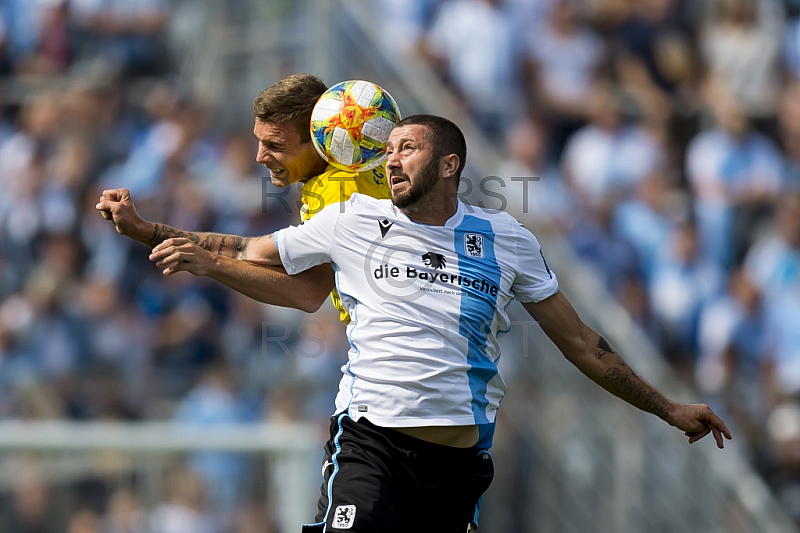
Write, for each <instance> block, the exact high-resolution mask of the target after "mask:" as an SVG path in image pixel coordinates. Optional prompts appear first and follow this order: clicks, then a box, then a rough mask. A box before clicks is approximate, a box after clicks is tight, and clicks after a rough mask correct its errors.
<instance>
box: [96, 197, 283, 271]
mask: <svg viewBox="0 0 800 533" xmlns="http://www.w3.org/2000/svg"><path fill="white" fill-rule="evenodd" d="M95 207H96V208H97V210H99V211H100V213H101V214H102V215H103V218H105V219H106V220H112V221H113V222H114V227H115V228H116V230H117V232H119V233H120V234H122V235H125V236H126V237H130V238H131V239H133V240H135V241H138V242H140V243H142V244H144V245H145V246H149V247H150V248H154V247H156V246H158V245H159V244H161V243H163V242H164V241H166V240H168V239H175V238H182V239H187V240H189V241H190V242H192V243H194V244H196V245H197V246H199V247H200V248H202V249H204V250H207V251H208V252H211V253H213V254H217V255H220V256H225V257H232V258H234V259H250V260H252V261H255V262H259V259H260V258H261V255H262V252H263V251H264V248H265V247H266V246H268V242H266V241H267V238H268V237H269V236H262V237H241V236H239V235H224V234H221V233H206V232H195V231H184V230H181V229H177V228H173V227H172V226H168V225H166V224H160V223H157V222H148V221H146V220H144V219H143V218H142V217H141V216H139V213H138V212H137V211H136V207H135V206H134V205H133V199H132V198H131V194H130V191H128V189H108V190H105V191H103V194H102V195H101V196H100V201H99V202H98V203H97V205H96V206H95Z"/></svg>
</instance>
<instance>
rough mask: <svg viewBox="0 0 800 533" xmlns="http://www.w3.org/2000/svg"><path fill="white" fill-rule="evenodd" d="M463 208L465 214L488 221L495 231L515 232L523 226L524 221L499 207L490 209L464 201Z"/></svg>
mask: <svg viewBox="0 0 800 533" xmlns="http://www.w3.org/2000/svg"><path fill="white" fill-rule="evenodd" d="M462 209H463V210H464V213H465V216H469V217H474V218H479V219H482V220H486V221H488V222H489V223H490V224H491V226H492V229H493V230H494V231H495V232H509V233H513V232H514V231H515V229H516V227H517V226H522V223H521V222H519V221H518V220H517V219H516V218H514V217H513V216H512V215H510V214H509V213H506V212H505V211H501V210H498V209H488V208H483V207H480V206H475V205H472V204H466V203H462Z"/></svg>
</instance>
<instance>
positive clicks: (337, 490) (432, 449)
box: [303, 414, 494, 533]
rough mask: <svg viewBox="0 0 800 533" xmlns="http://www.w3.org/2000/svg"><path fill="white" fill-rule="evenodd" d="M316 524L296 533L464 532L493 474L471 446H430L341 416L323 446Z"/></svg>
mask: <svg viewBox="0 0 800 533" xmlns="http://www.w3.org/2000/svg"><path fill="white" fill-rule="evenodd" d="M322 469H323V480H324V481H323V483H322V488H321V491H320V492H321V494H320V498H319V501H318V503H317V516H316V523H315V524H310V525H305V526H303V533H319V532H323V531H324V532H335V531H342V530H349V531H351V532H354V533H376V532H380V533H393V532H397V533H400V532H403V533H407V532H409V531H414V532H415V533H428V532H430V533H449V532H452V533H464V532H466V531H467V527H468V526H469V524H470V522H474V523H477V514H478V505H479V504H480V499H481V495H482V494H483V492H484V491H485V490H486V489H487V488H488V487H489V484H490V483H491V482H492V477H493V476H494V465H493V463H492V457H491V455H490V454H489V452H488V451H487V450H484V449H480V448H477V447H473V448H453V447H450V446H442V445H439V444H432V443H429V442H425V441H422V440H419V439H416V438H413V437H409V436H408V435H405V434H403V433H399V432H397V431H394V430H392V429H388V428H383V427H378V426H376V425H374V424H372V423H371V422H369V421H368V420H366V419H364V418H361V419H360V420H359V421H358V422H355V421H353V419H352V418H350V416H349V415H347V414H341V415H338V416H336V417H334V418H333V421H332V423H331V438H330V440H329V441H328V442H327V443H326V444H325V460H324V462H323V467H322Z"/></svg>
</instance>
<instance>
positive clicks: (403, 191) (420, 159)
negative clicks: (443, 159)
mask: <svg viewBox="0 0 800 533" xmlns="http://www.w3.org/2000/svg"><path fill="white" fill-rule="evenodd" d="M427 131H428V128H427V127H426V126H422V125H419V124H409V125H408V126H400V127H398V128H395V129H393V130H392V133H391V134H389V142H388V143H387V145H386V151H387V154H388V157H387V159H386V175H387V177H388V180H389V192H390V193H391V196H392V203H393V204H394V205H396V206H397V207H399V208H400V209H404V208H406V207H409V206H412V205H414V204H415V203H417V202H418V201H419V200H420V199H422V198H423V197H425V196H426V195H427V194H428V193H429V192H430V191H431V190H433V189H434V187H436V185H437V184H438V183H439V180H440V176H439V158H437V157H434V153H433V147H432V146H431V144H430V143H429V142H428V138H427V137H426V135H425V134H426V133H427Z"/></svg>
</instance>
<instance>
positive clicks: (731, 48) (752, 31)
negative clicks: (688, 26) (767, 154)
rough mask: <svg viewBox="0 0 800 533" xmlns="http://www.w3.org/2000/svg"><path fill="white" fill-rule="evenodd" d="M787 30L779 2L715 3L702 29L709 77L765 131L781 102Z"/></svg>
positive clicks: (701, 42)
mask: <svg viewBox="0 0 800 533" xmlns="http://www.w3.org/2000/svg"><path fill="white" fill-rule="evenodd" d="M783 26H784V11H783V6H782V5H781V3H780V2H779V1H778V0H757V1H756V0H712V1H711V2H710V9H709V13H708V17H707V19H706V21H705V24H703V25H702V27H701V28H700V36H699V45H698V48H699V51H700V53H701V54H702V58H703V60H704V61H705V63H706V65H707V68H708V71H709V73H710V74H711V75H712V76H713V77H716V78H718V79H719V80H720V82H721V83H722V84H723V85H724V86H725V88H726V89H727V90H728V91H730V92H731V94H732V95H733V97H734V98H735V99H736V100H737V101H738V102H739V104H740V105H741V106H742V112H743V113H744V115H745V116H746V117H747V118H749V119H753V120H757V121H759V124H760V125H763V126H764V127H769V123H770V122H773V121H772V120H771V118H772V117H773V115H774V113H775V104H776V102H777V101H778V95H779V88H780V48H781V44H782V42H781V38H782V36H783Z"/></svg>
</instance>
